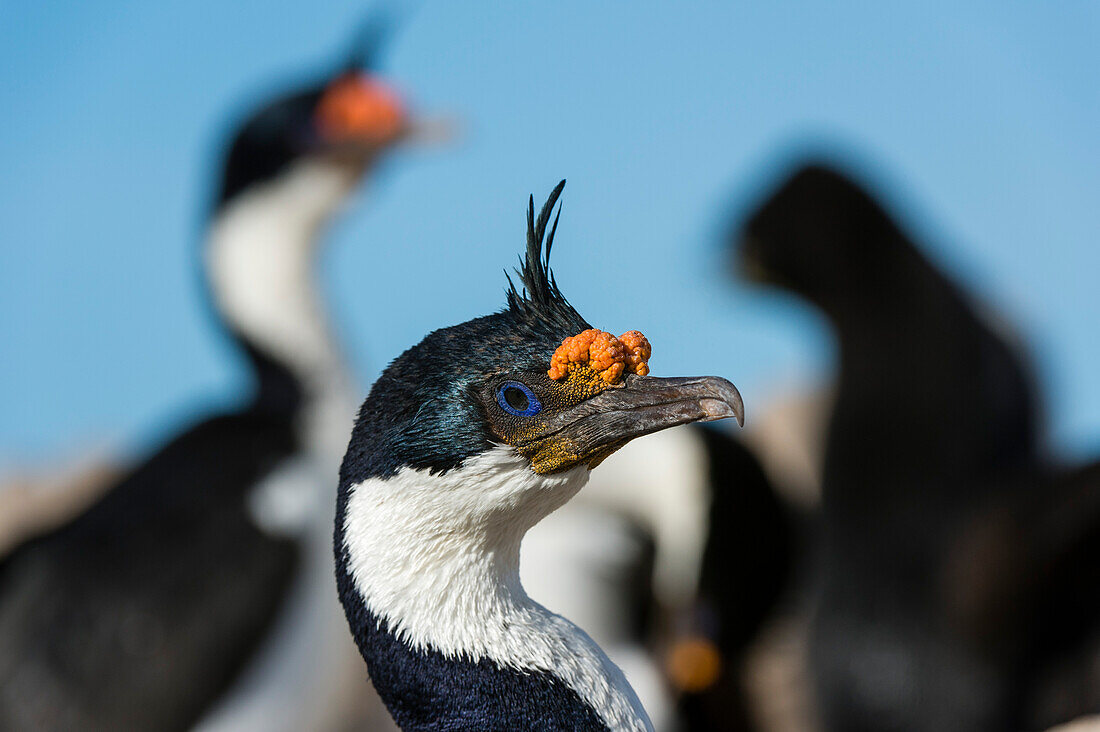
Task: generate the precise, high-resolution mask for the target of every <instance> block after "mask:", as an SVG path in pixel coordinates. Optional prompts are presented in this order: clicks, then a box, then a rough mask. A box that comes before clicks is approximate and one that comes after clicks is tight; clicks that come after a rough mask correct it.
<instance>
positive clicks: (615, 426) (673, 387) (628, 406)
mask: <svg viewBox="0 0 1100 732" xmlns="http://www.w3.org/2000/svg"><path fill="white" fill-rule="evenodd" d="M727 417H733V418H734V419H736V420H737V424H739V425H744V423H745V405H744V402H743V401H742V400H741V394H740V393H739V392H738V391H737V387H735V386H734V385H733V384H731V383H730V382H729V381H727V380H726V379H723V378H720V377H717V376H692V377H679V378H667V379H664V378H656V377H653V376H633V375H631V376H627V377H626V379H624V380H623V382H622V383H621V384H619V385H618V386H615V387H612V388H609V389H607V390H606V391H604V392H602V393H600V394H597V395H596V396H594V397H592V398H591V399H586V400H585V401H583V402H581V403H579V404H577V405H576V406H574V407H572V408H570V409H566V410H562V411H561V412H558V413H556V414H554V415H552V416H550V417H549V418H548V419H547V420H546V422H545V423H544V425H543V429H542V430H540V433H539V434H538V435H537V436H535V437H534V438H533V439H531V440H529V441H527V442H525V443H524V444H521V445H517V449H518V450H519V451H520V452H521V453H523V454H525V455H527V456H528V457H529V458H530V459H531V462H532V466H533V468H534V470H535V472H537V473H553V472H557V471H560V470H564V469H566V468H569V467H572V466H573V465H576V464H578V463H582V462H587V463H588V465H589V467H595V466H596V465H598V464H599V463H600V462H602V461H603V460H604V459H605V458H606V457H608V456H609V455H611V454H612V453H613V452H615V451H616V450H618V449H619V448H620V447H622V446H623V445H625V444H626V443H628V442H630V441H631V440H633V439H634V438H636V437H641V436H643V435H648V434H652V433H653V432H659V431H660V430H663V429H667V428H669V427H675V426H677V425H681V424H688V423H690V422H713V421H714V420H718V419H726V418H727Z"/></svg>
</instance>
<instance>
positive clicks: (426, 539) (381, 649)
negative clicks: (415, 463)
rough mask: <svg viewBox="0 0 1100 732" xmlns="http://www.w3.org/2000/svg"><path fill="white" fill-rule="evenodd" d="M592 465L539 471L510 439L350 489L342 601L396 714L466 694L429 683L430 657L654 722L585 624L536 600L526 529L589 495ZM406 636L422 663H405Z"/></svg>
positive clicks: (340, 540) (600, 710)
mask: <svg viewBox="0 0 1100 732" xmlns="http://www.w3.org/2000/svg"><path fill="white" fill-rule="evenodd" d="M587 473H588V469H587V468H586V467H579V468H574V469H572V470H569V471H566V472H564V473H561V474H558V475H553V476H540V475H537V474H536V473H534V472H533V471H532V470H531V468H530V463H529V462H528V461H526V460H525V459H524V458H522V457H520V456H519V455H518V454H516V453H515V452H514V451H513V450H512V449H511V448H507V447H496V448H492V449H490V450H489V451H487V452H486V453H483V454H481V455H479V456H477V457H474V458H471V459H469V460H467V461H466V462H465V463H464V464H463V465H462V466H460V467H459V468H456V469H454V470H452V471H449V472H447V473H445V474H442V475H440V474H436V475H431V474H430V473H429V471H427V470H422V471H421V470H413V469H410V468H404V469H402V470H400V471H399V472H398V473H397V474H396V475H394V476H391V477H388V478H368V479H366V480H364V481H362V482H360V483H358V484H356V485H353V486H345V487H344V488H343V490H342V492H341V496H340V502H341V505H340V506H339V507H338V512H337V522H338V524H337V536H336V539H337V549H338V551H337V560H338V576H339V577H340V584H341V598H342V600H343V601H344V605H345V609H346V610H347V611H348V617H349V620H350V622H351V623H352V630H353V633H354V634H355V635H356V639H357V641H358V642H359V645H360V650H361V651H362V653H363V656H364V658H365V659H366V661H367V665H368V667H370V670H371V674H372V678H373V679H374V682H375V685H376V686H378V687H379V691H380V692H381V693H382V696H383V698H384V699H386V700H387V704H388V705H390V707H391V711H392V710H393V709H394V708H395V706H398V707H408V706H410V705H411V706H416V705H423V704H429V703H435V702H432V701H430V699H435V700H438V699H441V698H446V697H448V695H450V694H453V693H458V692H457V691H456V690H453V689H449V688H447V687H446V686H445V685H444V684H440V685H439V686H438V688H436V687H433V688H425V682H424V678H425V671H424V669H425V668H426V667H427V666H430V665H433V664H434V665H436V666H438V665H439V664H441V663H443V664H456V665H458V666H468V665H472V667H477V668H480V667H481V666H485V665H488V666H489V667H491V668H493V669H496V670H497V671H498V672H499V673H501V674H505V673H516V672H518V673H519V674H520V675H523V674H535V675H536V676H538V675H543V676H545V677H546V678H551V677H553V678H554V679H555V680H556V681H555V683H557V684H564V686H565V687H566V688H568V689H570V690H571V691H572V693H574V694H575V695H576V696H577V697H578V698H579V700H581V701H580V702H578V703H579V704H581V705H582V706H583V705H587V707H586V708H589V709H590V710H591V711H592V712H593V713H595V714H596V715H598V717H599V718H600V719H602V720H603V722H604V723H605V724H606V725H607V726H608V727H609V728H611V729H638V730H645V729H649V721H648V718H647V717H646V716H645V712H644V711H643V710H642V707H641V704H640V703H639V702H638V700H637V697H636V696H635V694H634V692H633V690H631V689H630V687H629V685H628V684H627V682H626V680H625V678H624V677H623V675H622V672H621V671H619V669H618V668H617V667H615V666H614V665H613V664H612V663H611V662H610V661H609V660H608V659H607V657H606V656H605V655H604V654H603V653H602V651H600V649H599V648H598V647H597V646H596V645H595V643H593V641H592V640H591V639H590V638H589V637H588V636H587V635H585V634H584V633H583V632H582V631H581V630H579V629H578V628H577V627H576V626H574V625H573V624H571V623H570V622H569V621H567V620H565V619H564V618H561V617H559V616H557V615H554V614H553V613H551V612H550V611H548V610H546V609H545V608H544V607H542V606H541V605H539V604H538V603H536V602H534V601H533V600H531V599H530V598H529V597H528V596H527V593H526V592H525V591H524V589H523V586H522V584H521V583H520V579H519V548H520V542H521V541H522V539H523V535H524V534H525V533H526V532H527V530H528V529H529V528H531V527H532V526H534V524H535V523H537V522H538V521H539V520H540V519H541V518H543V517H544V516H546V515H547V514H548V513H550V512H551V511H553V510H555V509H556V508H558V507H560V506H561V505H562V504H564V503H565V502H566V501H567V500H569V498H570V497H572V496H573V495H574V494H575V493H576V492H577V491H578V490H580V488H581V487H582V486H583V484H584V483H585V482H586V481H587ZM359 607H362V609H363V610H364V612H361V613H360V612H354V611H353V608H359ZM379 627H384V628H386V631H385V634H386V637H387V638H388V641H387V640H386V639H381V640H380V639H379V637H378V635H377V630H378V628H379ZM384 641H385V642H384ZM394 642H398V643H399V644H400V646H401V652H402V653H406V654H409V658H410V659H412V660H410V661H409V662H408V663H403V664H400V665H398V667H396V668H395V667H394V663H395V662H394V657H395V656H394V651H393V648H392V645H393V643H394ZM386 643H389V645H386ZM454 673H464V672H463V671H460V670H459V669H457V667H456V668H455V670H454ZM504 686H507V684H505V685H504ZM425 696H427V697H430V699H425ZM497 703H498V702H490V701H484V702H478V701H467V702H464V706H465V707H470V706H475V707H481V706H489V705H493V704H497ZM511 703H512V705H513V706H514V705H517V704H518V705H523V704H524V703H525V702H524V701H523V700H522V699H516V700H513V701H512V702H511ZM526 703H527V704H531V703H533V702H530V701H528V702H526ZM460 706H463V705H460ZM481 711H482V712H484V715H488V716H492V715H491V712H490V710H486V709H482V710H481ZM438 713H439V714H444V715H446V714H447V713H448V712H447V711H446V709H440V710H438ZM399 721H400V720H399Z"/></svg>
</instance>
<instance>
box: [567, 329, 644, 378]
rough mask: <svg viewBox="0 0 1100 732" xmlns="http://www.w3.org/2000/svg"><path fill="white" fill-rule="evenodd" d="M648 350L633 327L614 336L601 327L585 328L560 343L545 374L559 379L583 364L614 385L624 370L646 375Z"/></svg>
mask: <svg viewBox="0 0 1100 732" xmlns="http://www.w3.org/2000/svg"><path fill="white" fill-rule="evenodd" d="M652 353H653V348H652V347H651V346H650V345H649V341H648V340H646V337H645V336H644V335H642V334H641V333H640V332H638V331H636V330H631V331H627V332H626V333H623V334H622V335H621V336H619V337H618V338H616V337H615V336H613V335H611V334H610V333H608V332H607V331H605V330H599V329H597V328H589V329H588V330H585V331H581V332H580V333H578V334H577V335H575V336H570V337H568V338H566V339H565V340H564V341H562V342H561V345H560V346H558V349H557V350H556V351H554V355H553V356H552V357H551V358H550V370H549V371H547V372H546V373H547V375H548V376H549V377H550V378H551V379H560V378H562V377H563V376H567V375H568V374H569V372H570V371H572V370H574V369H576V368H579V367H582V366H584V367H587V368H590V369H592V370H593V371H595V372H596V373H598V374H599V375H600V378H601V379H603V380H604V381H605V382H607V383H608V384H616V383H618V382H619V380H620V379H621V378H622V376H623V374H624V373H627V374H637V375H638V376H645V375H646V374H648V373H649V363H648V362H649V357H650V356H651V355H652Z"/></svg>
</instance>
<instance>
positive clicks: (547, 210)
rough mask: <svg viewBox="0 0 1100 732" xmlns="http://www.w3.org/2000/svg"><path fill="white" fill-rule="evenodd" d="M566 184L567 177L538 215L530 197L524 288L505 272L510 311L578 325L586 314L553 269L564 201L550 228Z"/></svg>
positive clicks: (528, 317)
mask: <svg viewBox="0 0 1100 732" xmlns="http://www.w3.org/2000/svg"><path fill="white" fill-rule="evenodd" d="M563 188H565V181H564V180H563V181H562V182H560V183H558V184H557V185H556V186H555V187H554V190H552V191H551V192H550V197H549V198H547V199H546V203H544V204H543V206H542V210H541V211H539V215H538V218H537V219H536V218H535V197H534V196H531V197H530V198H529V199H528V202H527V253H526V255H525V256H524V258H523V260H522V262H521V265H522V266H521V267H520V268H518V269H516V271H515V272H516V276H518V277H519V281H520V285H522V287H523V289H522V291H519V290H517V289H516V284H515V282H513V281H512V278H511V276H510V275H508V272H507V271H505V273H504V276H505V277H507V278H508V311H509V312H510V313H511V314H512V315H513V316H515V317H517V318H519V319H521V320H541V321H544V322H546V323H548V324H552V325H558V326H562V327H564V328H566V329H569V328H574V327H576V325H577V324H578V323H584V318H582V317H581V316H580V314H579V313H578V312H577V311H576V310H574V309H573V306H572V305H570V304H569V301H568V300H566V299H565V296H564V295H562V294H561V290H559V289H558V283H557V282H556V281H555V280H554V272H553V271H552V270H551V269H550V250H551V248H552V247H553V246H554V234H555V233H556V232H557V230H558V217H560V216H561V206H560V205H559V206H558V212H557V214H556V215H555V216H554V223H553V224H552V225H551V226H550V233H549V234H547V232H546V226H547V224H549V223H550V214H551V213H553V211H554V204H556V203H557V202H558V198H559V197H560V196H561V192H562V189H563Z"/></svg>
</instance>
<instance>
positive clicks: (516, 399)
mask: <svg viewBox="0 0 1100 732" xmlns="http://www.w3.org/2000/svg"><path fill="white" fill-rule="evenodd" d="M497 404H499V405H500V408H501V409H503V410H504V411H505V412H508V414H514V415H516V416H517V417H530V416H531V415H532V414H538V413H539V412H541V411H542V404H541V403H539V400H538V397H536V396H535V393H534V392H533V391H531V390H530V389H528V388H527V387H526V386H524V385H523V384H521V383H519V382H518V381H505V382H504V383H503V384H501V385H500V388H499V389H497Z"/></svg>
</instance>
